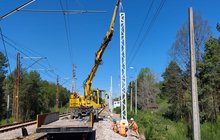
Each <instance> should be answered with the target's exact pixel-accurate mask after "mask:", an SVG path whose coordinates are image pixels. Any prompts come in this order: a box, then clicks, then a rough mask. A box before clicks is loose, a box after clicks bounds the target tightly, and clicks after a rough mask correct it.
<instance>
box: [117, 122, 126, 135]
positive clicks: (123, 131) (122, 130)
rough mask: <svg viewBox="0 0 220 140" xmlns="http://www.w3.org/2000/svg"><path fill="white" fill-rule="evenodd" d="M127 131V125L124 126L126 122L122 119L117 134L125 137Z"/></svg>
mask: <svg viewBox="0 0 220 140" xmlns="http://www.w3.org/2000/svg"><path fill="white" fill-rule="evenodd" d="M127 131H128V126H126V122H125V121H122V123H121V125H120V127H119V134H120V135H121V136H124V137H127Z"/></svg>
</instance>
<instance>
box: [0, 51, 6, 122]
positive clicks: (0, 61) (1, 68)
mask: <svg viewBox="0 0 220 140" xmlns="http://www.w3.org/2000/svg"><path fill="white" fill-rule="evenodd" d="M7 66H8V64H7V59H6V57H5V56H4V54H3V53H2V52H0V112H1V113H0V119H2V118H3V116H4V115H5V106H6V104H5V100H4V97H5V95H4V90H3V82H4V80H5V74H6V73H7V70H6V68H7Z"/></svg>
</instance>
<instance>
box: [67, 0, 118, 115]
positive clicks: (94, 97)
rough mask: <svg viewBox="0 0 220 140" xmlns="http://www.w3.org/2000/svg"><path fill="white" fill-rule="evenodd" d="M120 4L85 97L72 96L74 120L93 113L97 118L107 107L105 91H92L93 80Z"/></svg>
mask: <svg viewBox="0 0 220 140" xmlns="http://www.w3.org/2000/svg"><path fill="white" fill-rule="evenodd" d="M120 2H121V0H117V3H116V5H115V9H114V12H113V16H112V20H111V24H110V27H109V29H108V31H107V33H106V35H105V38H104V40H103V42H102V44H101V46H100V48H99V50H98V51H97V53H96V57H95V64H94V65H93V67H92V70H91V71H90V73H89V75H88V77H87V79H86V81H85V83H84V96H79V94H78V93H73V94H72V95H71V96H70V108H71V109H72V113H71V117H72V118H76V117H83V116H88V115H90V113H91V112H93V113H94V116H95V117H96V118H97V117H98V114H99V113H100V112H101V111H102V109H103V108H104V107H105V105H106V92H105V91H104V90H99V89H92V80H93V78H94V77H95V73H96V71H97V69H98V67H99V65H100V64H101V62H102V55H103V54H104V52H105V49H106V47H107V46H108V44H109V42H110V41H111V39H112V36H113V32H114V24H115V19H116V15H117V13H118V9H119V4H120ZM103 95H104V99H103Z"/></svg>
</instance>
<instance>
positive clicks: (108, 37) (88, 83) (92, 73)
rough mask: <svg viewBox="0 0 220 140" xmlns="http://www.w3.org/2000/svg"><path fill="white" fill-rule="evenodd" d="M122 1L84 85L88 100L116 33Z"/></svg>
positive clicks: (116, 6)
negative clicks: (104, 55) (95, 78)
mask: <svg viewBox="0 0 220 140" xmlns="http://www.w3.org/2000/svg"><path fill="white" fill-rule="evenodd" d="M120 1H121V0H118V1H117V3H116V5H115V9H114V13H113V15H112V20H111V24H110V27H109V29H108V31H107V33H106V35H105V38H104V40H103V42H102V44H101V46H100V48H99V50H98V51H97V52H96V57H95V64H94V66H93V67H92V70H91V71H90V73H89V75H88V77H87V79H86V81H85V83H84V96H85V97H86V98H88V97H90V96H92V80H93V78H94V77H95V73H96V71H97V69H98V67H99V65H100V63H101V62H102V55H103V53H104V51H105V49H106V47H107V46H108V43H109V42H110V41H111V39H112V35H113V32H114V24H115V19H116V14H117V12H118V7H119V3H120Z"/></svg>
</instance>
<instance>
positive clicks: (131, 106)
mask: <svg viewBox="0 0 220 140" xmlns="http://www.w3.org/2000/svg"><path fill="white" fill-rule="evenodd" d="M132 83H133V82H131V106H130V111H131V112H132V86H133V84H132Z"/></svg>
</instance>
